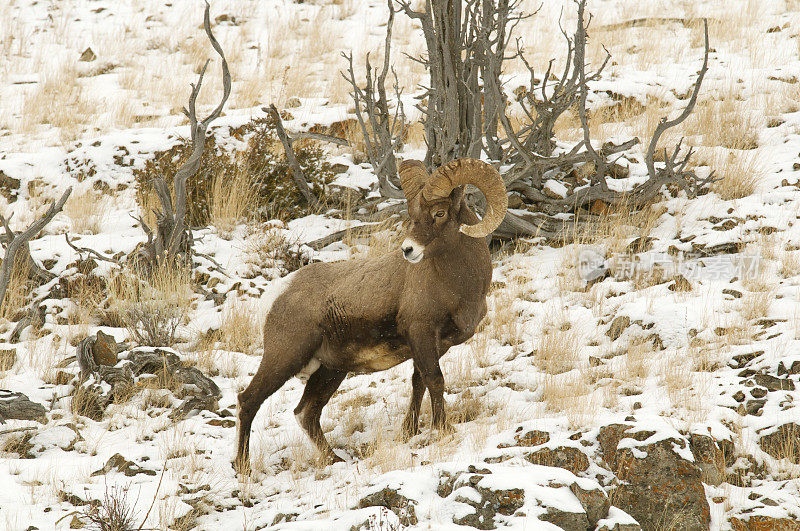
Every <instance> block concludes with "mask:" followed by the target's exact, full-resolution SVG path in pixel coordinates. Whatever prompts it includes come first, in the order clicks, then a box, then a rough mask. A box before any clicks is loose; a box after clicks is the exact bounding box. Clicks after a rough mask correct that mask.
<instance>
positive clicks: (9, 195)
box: [0, 170, 20, 203]
mask: <svg viewBox="0 0 800 531" xmlns="http://www.w3.org/2000/svg"><path fill="white" fill-rule="evenodd" d="M19 187H20V180H19V179H15V178H13V177H9V176H8V175H6V174H5V173H3V171H2V170H0V194H2V195H3V196H4V197H5V198H6V199H8V202H9V203H13V202H14V201H16V200H17V196H18V195H19Z"/></svg>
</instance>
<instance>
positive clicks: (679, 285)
mask: <svg viewBox="0 0 800 531" xmlns="http://www.w3.org/2000/svg"><path fill="white" fill-rule="evenodd" d="M672 280H673V281H674V283H673V284H671V285H670V286H669V288H667V289H669V290H670V291H692V284H691V282H689V281H688V280H686V277H684V276H683V275H676V276H675V277H673V279H672Z"/></svg>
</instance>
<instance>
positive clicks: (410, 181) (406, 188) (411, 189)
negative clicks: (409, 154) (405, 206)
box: [398, 159, 429, 201]
mask: <svg viewBox="0 0 800 531" xmlns="http://www.w3.org/2000/svg"><path fill="white" fill-rule="evenodd" d="M398 173H399V174H400V186H401V187H402V188H403V193H404V194H405V196H406V200H407V201H411V200H412V199H413V198H414V196H416V195H417V194H418V193H419V192H420V190H422V188H423V187H424V186H425V181H427V180H428V177H429V175H428V170H427V169H425V165H424V164H423V163H422V162H420V161H418V160H413V159H408V160H404V161H403V162H401V163H400V170H399V171H398Z"/></svg>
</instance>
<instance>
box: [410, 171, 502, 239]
mask: <svg viewBox="0 0 800 531" xmlns="http://www.w3.org/2000/svg"><path fill="white" fill-rule="evenodd" d="M462 184H472V185H474V186H476V187H477V188H478V189H479V190H480V191H481V193H482V194H483V195H484V197H486V213H485V214H484V216H483V219H482V220H481V221H480V222H478V223H476V224H475V225H462V226H461V229H460V230H461V232H463V233H464V234H466V235H467V236H471V237H473V238H483V237H485V236H488V235H489V234H491V233H492V231H494V229H496V228H497V227H498V226H499V225H500V223H501V222H502V221H503V218H504V217H505V215H506V210H507V209H508V195H506V187H505V185H504V184H503V179H502V177H500V173H498V171H497V170H496V169H494V168H493V167H492V166H490V165H489V164H487V163H485V162H483V161H481V160H478V159H458V160H454V161H452V162H448V163H447V164H445V165H444V166H441V167H440V168H438V169H437V170H436V171H435V172H433V175H431V178H430V179H428V182H427V183H426V184H425V187H424V188H423V189H422V197H423V198H424V199H425V200H426V201H435V200H436V199H442V198H445V197H447V196H449V195H450V192H452V191H453V189H454V188H455V187H457V186H461V185H462Z"/></svg>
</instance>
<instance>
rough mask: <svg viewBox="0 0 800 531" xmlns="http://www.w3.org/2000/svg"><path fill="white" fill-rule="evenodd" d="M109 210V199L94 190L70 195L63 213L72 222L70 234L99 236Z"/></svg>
mask: <svg viewBox="0 0 800 531" xmlns="http://www.w3.org/2000/svg"><path fill="white" fill-rule="evenodd" d="M109 210H110V208H109V199H108V198H107V197H104V196H103V194H101V193H98V192H95V191H94V190H87V191H86V192H84V193H82V194H72V195H70V197H69V199H67V202H66V204H65V205H64V213H65V214H66V215H67V216H69V218H70V221H72V231H71V232H75V233H78V234H99V233H100V232H101V231H102V230H103V224H104V223H106V222H107V217H108V213H109Z"/></svg>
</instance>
